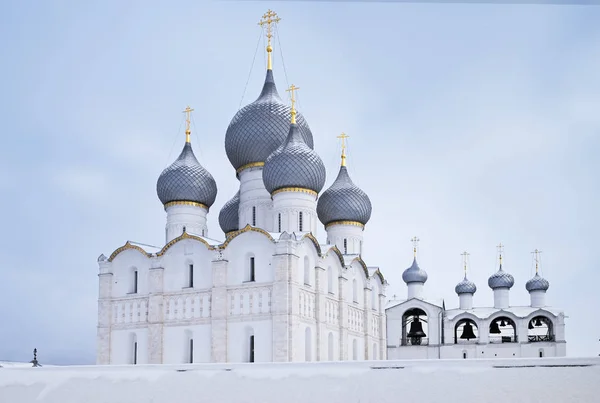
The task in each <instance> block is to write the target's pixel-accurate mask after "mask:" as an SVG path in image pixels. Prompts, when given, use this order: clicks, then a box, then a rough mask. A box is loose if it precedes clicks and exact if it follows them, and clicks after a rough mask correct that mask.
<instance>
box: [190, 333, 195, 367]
mask: <svg viewBox="0 0 600 403" xmlns="http://www.w3.org/2000/svg"><path fill="white" fill-rule="evenodd" d="M193 362H194V339H190V364H191V363H193Z"/></svg>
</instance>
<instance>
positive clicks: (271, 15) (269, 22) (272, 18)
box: [258, 9, 281, 70]
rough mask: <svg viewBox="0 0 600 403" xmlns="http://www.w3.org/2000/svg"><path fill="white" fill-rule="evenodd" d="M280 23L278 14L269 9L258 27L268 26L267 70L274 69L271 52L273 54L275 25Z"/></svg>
mask: <svg viewBox="0 0 600 403" xmlns="http://www.w3.org/2000/svg"><path fill="white" fill-rule="evenodd" d="M279 21H281V18H279V17H278V16H277V13H276V12H274V11H272V10H271V9H269V10H267V12H266V13H265V14H264V15H263V16H262V18H261V19H260V21H259V22H258V25H260V26H261V27H263V26H265V25H266V26H267V34H266V36H267V54H268V60H267V70H272V69H273V60H272V58H271V52H273V47H272V46H271V38H272V37H273V25H274V24H277V23H278V22H279Z"/></svg>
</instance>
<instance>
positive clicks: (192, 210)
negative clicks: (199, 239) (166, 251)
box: [165, 204, 208, 243]
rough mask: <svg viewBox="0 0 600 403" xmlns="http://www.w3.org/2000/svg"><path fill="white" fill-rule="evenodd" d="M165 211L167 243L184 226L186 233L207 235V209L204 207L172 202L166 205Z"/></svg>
mask: <svg viewBox="0 0 600 403" xmlns="http://www.w3.org/2000/svg"><path fill="white" fill-rule="evenodd" d="M166 212H167V224H166V226H165V231H166V239H165V243H169V242H170V241H171V240H172V239H175V238H177V237H178V236H180V235H181V234H183V229H184V228H185V230H186V232H187V233H188V234H189V233H191V234H195V235H200V236H208V227H207V225H206V215H207V214H208V211H207V209H205V208H204V207H199V206H194V205H188V204H174V205H172V206H169V207H167V208H166Z"/></svg>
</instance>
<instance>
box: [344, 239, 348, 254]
mask: <svg viewBox="0 0 600 403" xmlns="http://www.w3.org/2000/svg"><path fill="white" fill-rule="evenodd" d="M347 254H348V240H347V239H346V238H344V255H347Z"/></svg>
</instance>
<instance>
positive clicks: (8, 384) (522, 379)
mask: <svg viewBox="0 0 600 403" xmlns="http://www.w3.org/2000/svg"><path fill="white" fill-rule="evenodd" d="M599 378H600V358H598V357H593V358H533V359H523V358H521V359H476V360H404V361H346V362H309V363H281V364H275V363H268V364H267V363H264V364H263V363H253V364H182V365H135V366H134V365H130V366H77V367H54V368H48V367H45V368H0V402H11V403H12V402H15V403H17V402H18V403H57V402H60V403H81V402H85V403H105V402H127V403H148V402H152V403H173V402H177V403H196V402H200V401H202V402H240V403H242V402H261V403H271V402H277V403H280V402H281V401H282V400H283V401H285V402H289V403H300V402H302V403H305V402H311V403H321V402H327V403H338V402H340V403H342V402H343V403H348V402H381V403H385V402H398V401H416V402H419V403H430V402H436V403H437V402H465V403H466V402H477V401H485V402H487V403H496V402H502V403H506V402H513V401H518V402H521V401H540V402H542V401H543V402H594V401H597V400H598V396H599V395H600V383H599V382H597V380H598V379H599ZM399 379H401V382H399V381H398V380H399ZM465 382H466V383H465ZM307 385H310V387H307ZM407 385H410V387H407ZM460 385H468V387H460ZM490 385H493V388H491V389H490ZM565 385H568V387H565ZM432 386H434V387H432ZM399 397H401V398H399Z"/></svg>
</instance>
